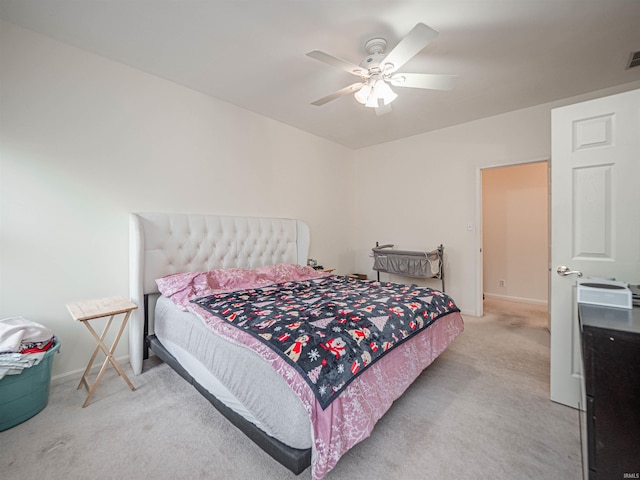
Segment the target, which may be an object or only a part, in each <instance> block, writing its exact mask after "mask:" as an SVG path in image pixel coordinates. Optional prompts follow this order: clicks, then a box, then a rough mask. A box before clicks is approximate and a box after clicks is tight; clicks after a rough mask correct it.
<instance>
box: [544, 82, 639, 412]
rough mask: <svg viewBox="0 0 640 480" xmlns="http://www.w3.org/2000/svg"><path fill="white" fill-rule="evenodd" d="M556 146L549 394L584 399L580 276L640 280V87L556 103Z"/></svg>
mask: <svg viewBox="0 0 640 480" xmlns="http://www.w3.org/2000/svg"><path fill="white" fill-rule="evenodd" d="M551 143H552V147H551V279H550V280H551V281H550V287H551V291H550V315H551V400H554V401H556V402H559V403H563V404H565V405H569V406H572V407H578V405H579V404H580V403H581V399H580V397H581V393H580V384H581V378H582V376H581V375H582V366H581V359H580V343H579V342H580V336H579V334H580V328H579V324H578V318H577V305H576V288H575V286H576V279H577V277H578V275H577V274H568V275H566V276H561V275H559V274H558V273H557V269H558V268H559V267H563V266H564V267H567V268H568V270H569V271H577V272H582V274H583V275H584V276H585V277H605V278H609V277H615V279H616V280H620V281H626V282H629V283H633V284H638V283H640V90H634V91H631V92H627V93H622V94H618V95H613V96H610V97H605V98H600V99H597V100H592V101H588V102H584V103H580V104H576V105H570V106H567V107H563V108H558V109H556V110H553V112H552V142H551Z"/></svg>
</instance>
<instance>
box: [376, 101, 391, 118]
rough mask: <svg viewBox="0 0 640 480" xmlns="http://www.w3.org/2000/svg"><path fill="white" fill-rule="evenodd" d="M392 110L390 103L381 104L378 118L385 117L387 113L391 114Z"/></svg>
mask: <svg viewBox="0 0 640 480" xmlns="http://www.w3.org/2000/svg"><path fill="white" fill-rule="evenodd" d="M391 110H392V108H391V104H390V103H387V104H386V105H385V104H384V103H381V104H380V106H379V107H376V117H379V116H380V115H384V114H385V113H389V112H391Z"/></svg>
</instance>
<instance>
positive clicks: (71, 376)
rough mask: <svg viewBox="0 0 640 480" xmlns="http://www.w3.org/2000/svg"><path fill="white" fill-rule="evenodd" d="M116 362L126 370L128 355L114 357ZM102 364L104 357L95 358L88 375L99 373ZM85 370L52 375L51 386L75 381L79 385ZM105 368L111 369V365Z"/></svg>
mask: <svg viewBox="0 0 640 480" xmlns="http://www.w3.org/2000/svg"><path fill="white" fill-rule="evenodd" d="M116 361H117V362H118V364H119V365H120V366H121V367H122V368H123V369H124V368H126V366H127V365H128V364H129V355H123V356H122V357H116ZM103 362H104V355H103V356H102V358H100V357H98V358H96V361H95V362H94V363H93V366H92V367H91V371H90V372H89V374H90V375H97V374H98V372H99V371H100V368H102V363H103ZM85 368H87V367H86V366H85V367H84V368H81V369H79V370H72V371H70V372H65V373H60V374H58V375H53V376H52V377H51V385H52V386H54V385H60V384H62V383H67V382H70V381H72V380H73V381H75V382H77V383H80V379H81V378H82V374H83V373H84V369H85ZM107 368H113V365H109V366H108V367H107ZM127 376H129V374H128V373H127ZM93 380H94V379H90V380H89V382H92V381H93Z"/></svg>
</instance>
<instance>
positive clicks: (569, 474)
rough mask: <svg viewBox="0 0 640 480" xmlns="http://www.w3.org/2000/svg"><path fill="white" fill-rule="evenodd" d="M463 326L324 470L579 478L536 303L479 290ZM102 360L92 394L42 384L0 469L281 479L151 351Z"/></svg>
mask: <svg viewBox="0 0 640 480" xmlns="http://www.w3.org/2000/svg"><path fill="white" fill-rule="evenodd" d="M465 328H466V329H465V332H464V333H463V334H462V335H460V336H459V337H458V338H457V339H456V340H455V341H454V343H453V345H452V346H451V347H450V348H449V349H448V350H447V351H446V352H445V353H444V354H443V355H442V356H441V357H440V358H439V359H437V360H436V361H435V362H434V364H433V365H431V366H430V367H429V368H427V369H426V370H425V371H424V372H423V374H422V375H421V376H420V377H419V378H418V380H417V381H416V382H415V384H414V385H412V387H411V388H410V389H409V390H408V391H407V392H406V393H405V394H404V395H403V396H402V397H401V398H400V399H399V400H397V401H396V403H395V404H394V406H393V407H392V408H391V410H390V411H389V412H388V413H387V414H386V415H385V416H384V417H383V418H382V419H381V421H380V422H379V423H378V425H377V426H376V428H375V430H374V432H373V434H372V436H371V437H370V438H369V439H367V440H365V441H364V442H362V443H361V444H359V445H357V446H356V447H354V448H353V449H352V450H351V451H349V452H348V453H347V454H346V455H345V456H344V457H343V458H342V459H341V460H340V462H338V465H337V466H336V468H335V469H334V470H333V471H332V472H330V473H329V474H328V475H327V476H326V477H325V478H326V479H327V480H343V479H344V480H346V479H349V480H365V479H366V480H376V479H388V478H392V479H394V480H396V479H411V480H414V479H437V480H440V479H471V478H472V479H492V480H496V479H509V480H511V479H544V480H547V479H563V480H573V479H576V480H577V479H580V478H582V475H581V457H580V438H579V426H578V412H577V411H575V410H573V409H570V408H568V407H564V406H562V405H558V404H556V403H553V402H551V401H550V400H549V332H548V330H547V318H546V311H544V310H543V309H542V308H540V307H536V306H531V305H524V304H510V303H507V302H498V301H487V302H486V303H485V316H484V317H483V318H475V317H470V316H465ZM131 378H132V381H133V383H134V384H135V385H136V387H137V390H136V391H135V392H131V391H130V390H129V389H128V388H127V386H126V385H125V383H124V382H123V381H122V380H120V379H118V378H117V377H116V376H115V374H114V373H113V370H112V369H110V370H109V373H108V374H107V375H105V378H104V379H103V382H102V384H101V385H100V386H99V388H98V390H97V392H96V394H95V396H94V398H93V400H92V403H91V404H90V405H89V406H88V407H87V408H84V409H83V408H81V406H82V402H83V401H84V398H85V396H86V393H85V392H84V391H83V390H76V389H75V387H76V382H67V383H64V384H60V385H56V386H54V387H52V390H51V394H50V399H49V405H48V406H47V408H45V409H44V410H43V411H42V412H41V413H40V414H38V415H36V416H35V417H33V418H32V419H30V420H28V421H26V422H24V423H23V424H21V425H18V426H16V427H14V428H12V429H9V430H6V431H4V432H0V478H2V479H3V480H13V479H24V478H47V479H93V478H101V479H118V480H123V479H176V478H195V479H205V478H207V479H231V480H233V479H249V478H250V479H274V480H275V479H295V478H299V479H301V480H308V479H310V478H311V473H310V470H309V469H307V470H306V471H304V472H303V473H302V474H301V475H300V476H299V477H296V476H295V475H293V474H292V473H291V472H289V471H288V470H286V469H285V468H284V467H282V466H281V465H280V464H278V463H277V462H275V461H274V460H272V459H271V457H269V456H268V455H267V454H265V453H264V452H263V451H262V450H260V449H259V448H258V447H257V446H255V445H254V444H253V443H252V442H251V441H250V440H249V439H248V438H247V437H245V436H244V435H243V434H242V433H241V432H240V431H239V430H237V429H236V428H235V427H234V426H233V425H231V424H230V423H229V422H228V421H227V420H226V419H225V418H224V417H222V415H220V414H219V413H218V412H217V411H216V410H215V409H214V408H213V407H212V406H211V405H210V404H209V403H208V402H207V401H206V400H205V399H204V398H202V397H201V396H200V395H199V394H198V393H197V392H196V391H195V389H193V387H191V386H190V385H188V384H187V383H186V382H185V381H184V380H182V379H181V378H180V377H178V376H177V374H175V373H174V372H173V371H172V370H171V369H169V368H168V367H167V366H166V365H165V364H162V363H160V364H158V363H157V362H154V361H153V360H151V361H149V362H148V363H147V364H146V365H145V372H144V373H143V374H142V375H140V376H137V377H131Z"/></svg>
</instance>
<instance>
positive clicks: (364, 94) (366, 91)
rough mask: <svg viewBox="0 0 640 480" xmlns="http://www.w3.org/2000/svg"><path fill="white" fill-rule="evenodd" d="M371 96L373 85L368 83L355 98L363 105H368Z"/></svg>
mask: <svg viewBox="0 0 640 480" xmlns="http://www.w3.org/2000/svg"><path fill="white" fill-rule="evenodd" d="M370 95H371V85H369V84H368V83H366V84H364V85H363V86H362V88H361V89H360V90H358V91H357V92H356V93H355V94H354V97H355V99H356V100H357V101H358V102H360V103H361V104H363V105H366V103H367V100H368V99H369V96H370Z"/></svg>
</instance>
